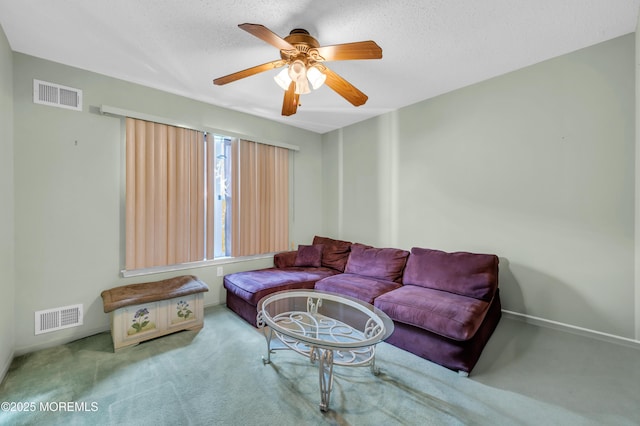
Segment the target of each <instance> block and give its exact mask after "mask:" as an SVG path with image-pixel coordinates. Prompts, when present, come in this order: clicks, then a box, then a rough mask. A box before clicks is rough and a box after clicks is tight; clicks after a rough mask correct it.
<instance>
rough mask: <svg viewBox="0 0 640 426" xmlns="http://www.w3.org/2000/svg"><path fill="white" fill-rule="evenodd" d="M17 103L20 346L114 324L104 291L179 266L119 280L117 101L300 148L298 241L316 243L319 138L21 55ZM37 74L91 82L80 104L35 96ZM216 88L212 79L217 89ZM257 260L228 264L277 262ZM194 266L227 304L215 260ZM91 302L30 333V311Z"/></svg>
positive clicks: (209, 299) (216, 300)
mask: <svg viewBox="0 0 640 426" xmlns="http://www.w3.org/2000/svg"><path fill="white" fill-rule="evenodd" d="M13 61H14V77H13V78H14V80H13V81H14V87H13V90H14V111H15V147H14V149H15V161H14V168H15V194H16V205H15V217H16V223H15V232H16V252H15V253H16V254H15V256H16V259H15V265H16V282H17V283H18V285H16V305H15V336H16V342H15V348H16V352H17V353H22V352H27V351H31V350H33V349H35V348H40V347H44V346H47V345H50V344H54V343H59V342H60V341H65V340H72V339H74V338H78V337H80V336H82V335H88V334H92V333H95V332H97V331H102V330H105V329H107V328H108V316H107V315H106V314H104V313H103V311H102V299H101V298H100V292H101V291H102V290H104V289H107V288H111V287H114V286H118V285H124V284H128V283H132V282H144V281H155V280H159V279H163V278H166V277H169V276H175V275H176V274H177V273H175V272H174V273H167V274H156V275H150V276H146V277H137V278H129V279H123V278H120V277H119V271H120V269H121V268H122V261H123V258H124V257H123V236H124V235H123V226H122V214H123V206H124V200H123V195H124V191H123V167H122V166H123V158H122V157H123V152H122V126H121V120H120V119H117V118H114V117H109V116H104V115H101V114H100V113H99V112H98V111H99V107H100V105H103V104H105V105H109V106H113V107H118V108H124V109H127V110H133V111H138V112H143V113H146V114H151V115H154V116H159V117H166V118H171V119H174V120H176V121H179V122H185V123H191V124H193V125H196V126H199V127H202V128H204V129H221V130H227V131H232V132H235V133H240V134H243V135H245V136H247V137H249V138H251V139H254V140H268V141H279V142H284V143H289V144H293V145H297V146H299V147H300V151H299V152H297V153H296V154H294V156H295V158H294V174H295V175H294V182H295V188H294V193H293V197H294V214H295V221H294V223H293V231H292V235H291V240H292V242H293V244H294V245H295V244H298V243H308V242H310V241H311V239H312V237H313V235H314V234H315V233H317V229H318V227H319V226H320V225H319V224H320V223H321V221H322V211H321V197H320V196H319V194H320V193H321V188H322V184H321V180H320V175H321V173H320V171H321V156H322V150H321V137H320V136H319V135H318V134H315V133H311V132H307V131H304V130H300V129H296V128H293V127H290V126H285V125H282V124H279V123H275V122H272V121H269V120H264V119H260V118H257V117H254V116H250V115H245V114H241V113H237V112H233V111H230V110H225V109H222V108H218V107H214V106H212V105H208V104H204V103H201V102H197V101H193V100H189V99H186V98H183V97H179V96H175V95H171V94H168V93H165V92H161V91H157V90H153V89H149V88H145V87H142V86H139V85H135V84H130V83H126V82H123V81H120V80H116V79H112V78H108V77H105V76H102V75H99V74H95V73H91V72H87V71H83V70H79V69H76V68H72V67H68V66H65V65H61V64H57V63H52V62H49V61H45V60H42V59H38V58H34V57H31V56H26V55H23V54H19V53H14V55H13ZM33 79H39V80H44V81H48V82H52V83H58V84H62V85H65V86H70V87H75V88H79V89H82V90H83V96H84V110H83V111H82V112H77V111H71V110H65V109H59V108H53V107H49V106H43V105H37V104H34V103H33V100H32V96H33V95H32V87H33ZM211 90H212V91H213V90H214V88H213V86H212V88H211ZM270 264H271V261H270V260H269V259H266V260H256V261H251V262H239V263H234V264H226V265H224V272H225V273H231V272H235V271H239V270H244V269H254V268H257V267H264V266H269V265H270ZM179 273H185V274H186V273H193V274H195V275H197V276H198V277H199V278H201V279H202V280H204V281H205V282H206V283H207V284H208V285H209V288H210V291H209V292H208V293H206V295H205V304H206V305H212V304H220V303H224V294H225V293H224V289H223V287H222V278H221V277H217V276H216V268H215V267H208V268H198V269H193V270H186V271H180V272H179ZM76 303H83V304H84V309H85V316H84V325H83V326H82V327H76V328H71V329H67V330H62V331H57V332H53V333H48V334H43V335H40V336H34V324H33V317H34V311H37V310H41V309H47V308H54V307H59V306H66V305H70V304H76Z"/></svg>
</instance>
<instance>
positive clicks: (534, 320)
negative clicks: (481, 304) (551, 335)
mask: <svg viewBox="0 0 640 426" xmlns="http://www.w3.org/2000/svg"><path fill="white" fill-rule="evenodd" d="M502 314H503V315H504V316H505V318H511V319H516V320H519V321H524V322H526V323H527V324H532V325H537V326H540V327H547V328H552V329H554V330H559V331H564V332H567V333H572V334H578V335H580V336H586V337H591V338H593V339H598V340H603V341H605V342H609V343H616V344H618V345H624V346H628V347H631V348H634V349H640V341H639V340H634V339H629V338H626V337H621V336H616V335H614V334H608V333H602V332H600V331H595V330H590V329H588V328H582V327H576V326H574V325H569V324H565V323H561V322H558V321H552V320H548V319H544V318H539V317H534V316H532V315H526V314H521V313H519V312H513V311H507V310H505V309H503V310H502Z"/></svg>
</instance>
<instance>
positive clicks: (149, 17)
mask: <svg viewBox="0 0 640 426" xmlns="http://www.w3.org/2000/svg"><path fill="white" fill-rule="evenodd" d="M639 7H640V0H414V1H410V0H351V1H338V0H322V1H318V0H316V1H312V0H279V1H276V0H230V1H229V0H200V1H196V0H173V1H171V0H135V1H131V0H91V1H87V0H65V1H51V0H20V1H15V0H0V24H1V25H2V27H3V29H4V31H5V33H6V35H7V38H8V40H9V43H10V45H11V48H12V49H13V50H14V51H16V52H21V53H25V54H28V55H33V56H37V57H40V58H44V59H48V60H52V61H55V62H61V63H64V64H68V65H71V66H74V67H78V68H82V69H85V70H89V71H94V72H98V73H101V74H105V75H108V76H112V77H116V78H120V79H123V80H127V81H131V82H135V83H139V84H142V85H145V86H149V87H153V88H157V89H161V90H165V91H167V92H171V93H176V94H179V95H183V96H186V97H189V98H193V99H197V100H200V101H204V102H207V103H211V104H214V105H219V106H222V107H225V108H230V109H234V110H238V111H243V112H246V113H248V114H253V115H257V116H260V117H265V118H268V119H271V120H275V121H279V122H282V123H286V124H290V125H292V126H296V127H300V128H304V129H308V130H311V131H314V132H318V133H325V132H327V131H330V130H333V129H336V128H340V127H344V126H346V125H349V124H352V123H355V122H358V121H362V120H364V119H367V118H369V117H373V116H376V115H380V114H383V113H385V112H388V111H392V110H395V109H397V108H400V107H403V106H406V105H410V104H412V103H415V102H418V101H421V100H424V99H427V98H430V97H433V96H437V95H439V94H442V93H445V92H448V91H451V90H455V89H457V88H460V87H464V86H467V85H470V84H473V83H475V82H478V81H482V80H486V79H488V78H491V77H494V76H497V75H501V74H504V73H507V72H510V71H513V70H516V69H519V68H522V67H525V66H528V65H531V64H534V63H537V62H540V61H543V60H546V59H549V58H553V57H555V56H559V55H562V54H565V53H568V52H572V51H574V50H577V49H581V48H583V47H587V46H590V45H593V44H596V43H599V42H603V41H606V40H609V39H612V38H615V37H618V36H621V35H624V34H628V33H631V32H634V31H635V29H636V23H637V17H638V10H639ZM245 22H250V23H258V24H262V25H265V26H266V27H268V28H269V29H271V30H272V31H273V32H275V33H276V34H278V35H280V36H281V37H285V36H287V35H288V34H289V32H290V31H291V30H292V29H293V28H305V29H306V30H308V31H309V32H310V33H311V35H312V36H314V37H315V38H316V39H318V41H319V42H320V44H321V45H330V44H341V43H348V42H352V41H362V40H374V41H376V42H377V43H378V45H380V47H382V51H383V58H382V59H381V60H360V61H340V62H327V63H326V64H327V65H328V66H329V67H330V68H331V69H332V70H333V71H335V72H337V73H338V74H340V75H341V76H342V77H344V78H345V79H346V80H348V81H349V82H351V83H352V84H353V85H355V86H356V87H357V88H359V89H360V90H362V91H363V92H364V93H366V94H367V95H368V96H369V100H368V102H367V103H366V104H365V105H363V106H360V107H357V108H356V107H353V106H352V105H351V104H349V103H348V102H347V101H345V100H344V99H343V98H342V97H340V96H339V95H338V94H336V93H335V92H333V91H332V90H331V89H330V88H328V87H327V86H326V85H325V86H323V87H322V88H320V89H319V90H318V91H314V92H312V93H311V94H308V95H303V96H302V97H301V104H302V106H301V107H300V108H298V112H297V114H295V115H293V116H290V117H283V116H281V115H280V111H281V107H282V97H283V91H282V90H281V89H280V88H279V87H278V86H277V85H276V84H275V82H274V81H273V76H274V75H275V74H276V73H277V72H278V71H279V70H271V71H268V72H265V73H262V74H258V75H255V76H252V77H248V78H245V79H242V80H239V81H236V82H233V83H230V84H228V85H225V86H214V85H213V84H212V80H213V79H214V78H216V77H221V76H223V75H226V74H230V73H232V72H235V71H239V70H242V69H245V68H249V67H252V66H254V65H258V64H262V63H265V62H269V61H271V60H274V59H278V58H279V57H280V56H279V52H278V50H277V49H276V48H274V47H272V46H271V45H269V44H267V43H265V42H263V41H262V40H260V39H258V38H256V37H254V36H252V35H250V34H249V33H247V32H245V31H242V30H241V29H239V28H238V27H237V25H238V24H241V23H245ZM123 107H126V106H123Z"/></svg>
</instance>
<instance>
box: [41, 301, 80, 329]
mask: <svg viewBox="0 0 640 426" xmlns="http://www.w3.org/2000/svg"><path fill="white" fill-rule="evenodd" d="M35 322H36V334H42V333H48V332H50V331H56V330H62V329H64V328H69V327H76V326H78V325H82V305H72V306H64V307H62V308H54V309H47V310H44V311H37V312H36V317H35Z"/></svg>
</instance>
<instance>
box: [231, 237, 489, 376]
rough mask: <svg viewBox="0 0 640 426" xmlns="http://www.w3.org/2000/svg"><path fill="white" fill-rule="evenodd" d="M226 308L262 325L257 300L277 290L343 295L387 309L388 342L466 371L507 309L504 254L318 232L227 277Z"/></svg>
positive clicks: (470, 367)
mask: <svg viewBox="0 0 640 426" xmlns="http://www.w3.org/2000/svg"><path fill="white" fill-rule="evenodd" d="M224 287H225V288H226V290H227V306H228V307H229V308H230V309H231V310H233V311H234V312H236V313H237V314H238V315H239V316H241V317H242V318H244V319H245V320H246V321H247V322H249V323H250V324H252V325H253V326H256V313H257V311H256V306H257V304H258V302H259V301H260V299H261V298H263V297H264V296H266V295H268V294H271V293H273V292H276V291H281V290H288V289H301V288H309V289H311V288H315V289H317V290H323V291H330V292H334V293H340V294H344V295H347V296H351V297H355V298H358V299H360V300H363V301H365V302H367V303H370V304H372V305H374V306H376V307H377V308H379V309H381V310H382V311H383V312H385V313H386V314H387V315H388V316H389V317H390V318H391V319H392V320H393V322H394V325H395V329H394V332H393V334H392V335H391V336H390V337H389V338H388V339H387V342H388V343H390V344H392V345H395V346H397V347H399V348H402V349H405V350H407V351H409V352H412V353H414V354H416V355H418V356H420V357H422V358H425V359H428V360H430V361H433V362H435V363H437V364H440V365H442V366H444V367H447V368H449V369H452V370H455V371H458V372H460V373H461V374H463V375H467V374H469V373H470V372H471V370H472V369H473V367H474V366H475V365H476V363H477V361H478V358H479V357H480V354H481V353H482V350H483V348H484V346H485V345H486V343H487V341H488V340H489V337H490V336H491V334H492V333H493V331H494V330H495V328H496V326H497V325H498V322H499V320H500V317H501V314H502V311H501V305H500V295H499V290H498V257H497V256H495V255H492V254H477V253H467V252H457V253H446V252H443V251H440V250H432V249H427V248H418V247H414V248H412V249H411V252H409V251H406V250H401V249H396V248H376V247H371V246H367V245H364V244H359V243H350V242H348V241H341V240H335V239H332V238H327V237H319V236H316V237H315V238H314V239H313V244H312V245H308V246H305V245H301V246H299V247H298V250H296V251H288V252H283V253H278V254H276V255H275V256H274V267H272V268H266V269H260V270H256V271H247V272H238V273H235V274H230V275H226V276H225V277H224Z"/></svg>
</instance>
